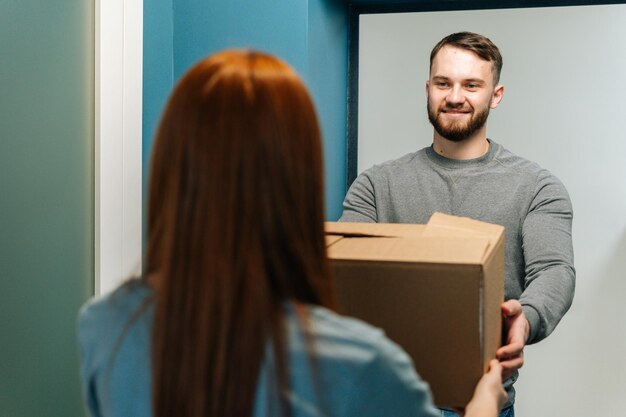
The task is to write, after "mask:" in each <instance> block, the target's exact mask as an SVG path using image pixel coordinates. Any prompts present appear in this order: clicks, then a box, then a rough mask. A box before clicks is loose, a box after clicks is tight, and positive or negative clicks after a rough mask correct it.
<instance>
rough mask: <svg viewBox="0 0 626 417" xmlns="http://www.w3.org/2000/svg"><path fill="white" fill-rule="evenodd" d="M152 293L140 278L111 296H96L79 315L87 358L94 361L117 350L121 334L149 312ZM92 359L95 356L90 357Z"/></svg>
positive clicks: (109, 294)
mask: <svg viewBox="0 0 626 417" xmlns="http://www.w3.org/2000/svg"><path fill="white" fill-rule="evenodd" d="M151 296H152V290H151V289H150V287H148V286H147V285H146V284H145V283H144V282H143V281H142V280H140V279H132V280H129V281H127V282H126V283H124V284H122V285H121V286H120V287H118V288H117V289H115V290H113V291H112V292H110V293H108V294H104V295H102V296H99V297H94V298H92V299H91V300H89V301H87V302H86V303H85V305H83V306H82V308H81V309H80V312H79V313H78V326H77V327H78V328H77V333H78V341H79V344H80V347H81V350H82V353H83V355H86V354H88V353H89V352H91V353H92V354H93V357H92V359H94V360H96V359H97V358H98V357H99V356H100V355H99V354H97V352H102V353H103V354H106V352H107V351H110V350H112V349H113V347H114V346H115V344H116V343H117V342H118V341H119V338H120V335H121V334H123V333H124V332H125V331H127V330H128V329H129V326H131V325H132V324H133V322H134V320H136V319H138V318H139V317H140V316H141V313H143V312H145V311H146V310H147V309H148V307H149V305H150V299H151ZM89 356H91V355H89Z"/></svg>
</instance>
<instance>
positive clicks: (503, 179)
mask: <svg viewBox="0 0 626 417" xmlns="http://www.w3.org/2000/svg"><path fill="white" fill-rule="evenodd" d="M343 208H344V211H343V215H342V216H341V218H340V219H339V220H340V221H347V222H380V223H426V222H428V219H429V218H430V216H431V215H432V214H433V213H434V212H436V211H439V212H443V213H447V214H452V215H457V216H465V217H471V218H474V219H477V220H482V221H485V222H489V223H495V224H500V225H502V226H504V227H505V235H506V237H505V289H504V293H505V298H506V299H507V300H508V299H512V298H513V299H518V300H519V301H520V303H521V304H522V306H523V309H524V314H525V315H526V318H527V319H528V322H529V323H530V336H529V340H528V343H535V342H538V341H540V340H541V339H543V338H545V337H546V336H548V335H549V334H550V333H551V332H552V331H553V330H554V328H555V327H556V325H557V324H558V322H559V321H560V320H561V318H562V317H563V315H564V314H565V313H566V312H567V310H568V309H569V307H570V305H571V303H572V299H573V297H574V283H575V276H576V274H575V270H574V254H573V249H572V233H571V230H572V205H571V202H570V199H569V196H568V194H567V191H566V189H565V187H564V186H563V184H562V183H561V182H560V181H559V180H558V179H557V178H556V177H555V176H554V175H552V174H551V173H550V172H548V171H547V170H545V169H542V168H541V167H540V166H539V165H537V164H536V163H534V162H531V161H528V160H526V159H524V158H521V157H519V156H516V155H514V154H513V153H511V152H510V151H508V150H506V149H505V148H504V147H502V146H501V145H499V144H497V143H495V142H493V141H490V146H489V151H488V152H487V154H485V155H483V156H482V157H480V158H477V159H472V160H464V161H459V160H453V159H448V158H445V157H443V156H441V155H439V154H437V153H436V152H435V151H434V150H433V149H432V147H428V148H424V149H422V150H420V151H418V152H414V153H411V154H408V155H405V156H403V157H402V158H399V159H396V160H393V161H388V162H385V163H383V164H380V165H376V166H374V167H372V168H370V169H368V170H366V171H365V172H363V173H362V174H361V175H359V177H358V178H357V179H356V180H355V181H354V183H353V184H352V186H351V187H350V189H349V190H348V194H347V195H346V199H345V201H344V203H343ZM515 377H516V376H515ZM515 377H514V378H513V380H514V379H515ZM506 385H508V384H506ZM509 394H510V395H511V397H512V395H514V394H513V393H512V392H509ZM512 400H513V398H511V401H512Z"/></svg>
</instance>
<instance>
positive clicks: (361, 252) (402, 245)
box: [328, 236, 489, 265]
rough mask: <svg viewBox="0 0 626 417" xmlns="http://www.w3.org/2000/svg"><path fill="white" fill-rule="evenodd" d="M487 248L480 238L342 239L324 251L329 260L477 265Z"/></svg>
mask: <svg viewBox="0 0 626 417" xmlns="http://www.w3.org/2000/svg"><path fill="white" fill-rule="evenodd" d="M488 248H489V240H488V239H487V238H481V237H478V238H476V237H467V238H466V237H445V236H433V237H429V238H403V237H400V238H395V237H344V238H342V239H339V240H338V241H335V242H334V243H333V244H332V246H330V247H329V248H328V256H329V257H330V258H331V259H335V260H338V259H341V260H363V261H385V262H421V263H449V264H464V265H468V264H469V265H474V264H475V265H479V264H481V263H482V261H483V258H484V256H485V254H486V252H487V250H488Z"/></svg>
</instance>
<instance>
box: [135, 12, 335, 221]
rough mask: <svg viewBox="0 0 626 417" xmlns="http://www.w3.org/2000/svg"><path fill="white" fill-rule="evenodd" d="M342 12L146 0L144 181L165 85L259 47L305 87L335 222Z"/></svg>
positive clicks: (329, 212)
mask: <svg viewBox="0 0 626 417" xmlns="http://www.w3.org/2000/svg"><path fill="white" fill-rule="evenodd" d="M346 10H347V9H346V5H345V2H344V1H341V0H296V1H294V0H229V1H216V0H213V1H206V0H176V1H175V2H173V1H172V0H168V1H163V0H145V1H144V35H145V36H144V123H143V126H144V136H143V141H144V177H147V175H146V174H147V170H146V168H147V161H148V158H149V151H150V148H151V144H152V137H153V135H154V129H155V126H156V123H157V120H158V117H159V114H160V112H161V111H162V108H163V104H164V103H165V101H166V99H167V94H164V93H165V92H169V91H170V90H171V88H172V83H174V82H175V81H176V80H177V79H178V78H180V76H181V75H182V74H183V73H184V72H185V71H186V70H187V69H188V68H189V67H190V66H191V65H193V64H194V63H195V62H196V61H198V60H200V59H201V58H203V57H205V56H207V55H209V54H211V53H214V52H217V51H219V50H221V49H225V48H255V49H260V50H263V51H267V52H270V53H273V54H276V55H278V56H280V57H281V58H283V59H285V60H286V61H287V62H289V63H290V64H291V65H292V66H293V67H294V68H295V69H296V70H297V71H298V72H299V73H300V75H301V76H302V78H303V79H304V81H305V82H306V84H307V85H308V86H309V89H310V91H311V94H312V95H313V98H314V100H315V102H316V105H317V110H318V115H319V118H320V122H321V125H322V131H323V135H324V150H325V162H326V206H327V217H328V219H329V220H335V219H337V218H338V217H339V216H340V214H341V202H342V201H343V197H344V194H345V182H346V181H345V177H346V175H345V149H346V142H345V120H346V89H347V83H346V79H347V13H346ZM144 201H145V200H144Z"/></svg>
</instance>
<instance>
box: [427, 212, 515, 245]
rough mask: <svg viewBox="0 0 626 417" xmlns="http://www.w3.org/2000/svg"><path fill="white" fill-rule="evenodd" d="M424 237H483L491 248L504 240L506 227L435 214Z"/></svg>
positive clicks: (429, 221)
mask: <svg viewBox="0 0 626 417" xmlns="http://www.w3.org/2000/svg"><path fill="white" fill-rule="evenodd" d="M422 236H424V237H452V236H455V237H472V236H473V237H481V238H485V239H487V240H488V241H489V247H490V248H493V247H495V246H496V245H497V244H498V242H500V240H502V239H503V238H504V227H503V226H500V225H497V224H491V223H485V222H481V221H478V220H473V219H470V218H469V217H457V216H450V215H447V214H443V213H434V214H433V215H432V216H431V217H430V220H428V223H427V224H426V227H425V228H424V231H423V233H422Z"/></svg>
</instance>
